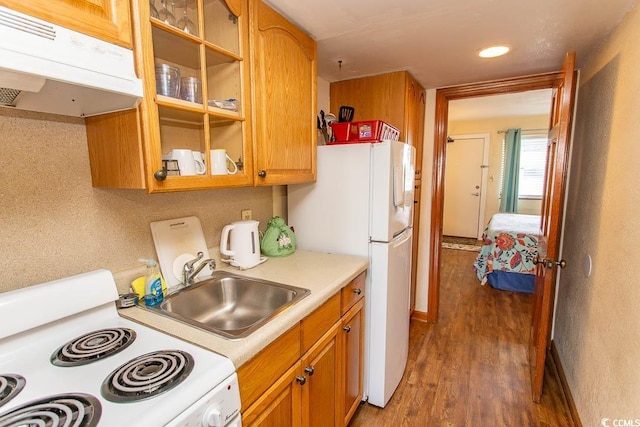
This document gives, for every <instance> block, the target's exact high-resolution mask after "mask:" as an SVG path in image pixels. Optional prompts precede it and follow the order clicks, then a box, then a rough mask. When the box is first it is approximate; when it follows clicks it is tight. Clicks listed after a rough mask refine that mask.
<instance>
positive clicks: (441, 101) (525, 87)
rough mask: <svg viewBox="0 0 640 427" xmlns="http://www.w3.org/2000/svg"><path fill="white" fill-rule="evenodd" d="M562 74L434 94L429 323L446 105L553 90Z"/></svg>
mask: <svg viewBox="0 0 640 427" xmlns="http://www.w3.org/2000/svg"><path fill="white" fill-rule="evenodd" d="M562 78H563V74H562V73H561V72H554V73H548V74H537V75H534V76H525V77H516V78H511V79H503V80H495V81H491V82H484V83H473V84H469V85H463V86H453V87H448V88H443V89H438V90H437V91H436V111H435V126H434V144H433V166H432V174H433V175H432V184H431V189H432V195H431V233H430V234H431V236H430V242H429V246H430V257H429V290H428V292H427V298H428V300H427V315H426V320H427V321H428V322H436V321H437V320H438V309H439V305H440V258H441V253H442V251H441V249H442V214H443V207H444V203H443V202H444V167H445V160H446V159H445V147H446V141H447V126H448V120H449V101H452V100H455V99H464V98H476V97H481V96H490V95H502V94H507V93H516V92H526V91H530V90H538V89H553V88H556V87H558V85H559V84H560V83H561V82H562Z"/></svg>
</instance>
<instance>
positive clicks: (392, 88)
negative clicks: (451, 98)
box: [330, 71, 425, 179]
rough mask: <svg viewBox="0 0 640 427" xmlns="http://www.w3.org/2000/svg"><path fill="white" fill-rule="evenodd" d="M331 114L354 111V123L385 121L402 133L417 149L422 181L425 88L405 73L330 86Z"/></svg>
mask: <svg viewBox="0 0 640 427" xmlns="http://www.w3.org/2000/svg"><path fill="white" fill-rule="evenodd" d="M330 96H331V112H333V113H336V112H337V111H339V109H340V106H341V105H349V106H351V107H354V108H355V115H354V118H353V120H354V121H362V120H382V121H384V122H386V123H389V124H390V125H392V126H395V127H396V128H398V129H399V130H400V140H401V141H404V142H407V143H409V144H411V145H413V146H414V147H415V148H416V179H420V178H421V173H422V168H421V167H420V165H421V164H422V143H423V134H424V129H423V128H424V108H425V92H424V88H423V87H422V86H421V85H420V84H419V83H418V81H417V80H416V79H415V78H413V77H412V76H411V75H410V74H409V73H408V72H406V71H397V72H394V73H387V74H380V75H377V76H369V77H362V78H357V79H352V80H343V81H341V82H334V83H331V86H330Z"/></svg>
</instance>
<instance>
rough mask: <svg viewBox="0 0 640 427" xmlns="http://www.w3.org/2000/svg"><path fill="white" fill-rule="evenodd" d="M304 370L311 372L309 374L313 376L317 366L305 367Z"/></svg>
mask: <svg viewBox="0 0 640 427" xmlns="http://www.w3.org/2000/svg"><path fill="white" fill-rule="evenodd" d="M304 371H305V372H306V373H307V374H309V376H311V375H313V373H314V372H315V371H316V368H314V367H313V366H307V367H306V368H304Z"/></svg>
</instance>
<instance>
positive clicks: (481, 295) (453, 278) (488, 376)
mask: <svg viewBox="0 0 640 427" xmlns="http://www.w3.org/2000/svg"><path fill="white" fill-rule="evenodd" d="M476 255H477V253H476V252H468V251H459V250H451V249H443V253H442V260H443V261H442V276H441V287H442V288H441V293H440V298H441V300H440V320H439V321H438V323H437V324H427V323H423V322H418V321H412V322H411V332H410V343H409V361H408V363H407V369H406V371H405V375H404V377H403V379H402V381H401V383H400V386H399V387H398V389H397V390H396V392H395V394H394V395H393V397H392V398H391V400H390V401H389V403H388V404H387V406H386V408H384V409H380V408H377V407H374V406H372V405H369V404H365V405H362V406H361V407H360V408H359V409H358V411H357V412H356V415H355V417H354V418H353V420H352V422H351V424H350V426H352V427H357V426H363V427H364V426H394V427H396V426H420V427H423V426H424V427H426V426H434V427H435V426H454V427H462V426H468V427H484V426H509V427H511V426H518V427H521V426H549V427H555V426H570V425H572V424H571V423H570V420H569V411H568V408H567V405H566V403H565V400H564V397H563V395H562V391H561V389H560V385H559V383H558V381H557V379H556V378H555V377H554V376H552V375H551V372H552V368H551V367H549V364H547V375H546V377H545V383H544V394H543V397H542V402H541V404H539V405H536V404H534V403H533V402H532V400H531V397H530V395H531V390H530V381H529V366H528V363H527V357H528V350H527V348H528V334H529V324H530V317H531V314H530V310H531V303H532V296H531V295H528V294H521V293H514V292H508V291H499V290H496V289H493V288H491V287H490V286H488V285H487V286H480V284H479V282H478V280H477V279H476V277H475V274H474V271H473V269H472V268H471V265H472V263H473V260H474V258H475V256H476Z"/></svg>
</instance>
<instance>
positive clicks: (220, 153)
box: [210, 148, 238, 175]
mask: <svg viewBox="0 0 640 427" xmlns="http://www.w3.org/2000/svg"><path fill="white" fill-rule="evenodd" d="M210 156H211V175H233V174H235V173H238V166H237V165H236V164H235V162H234V161H233V160H231V157H229V155H228V154H227V150H225V149H224V148H218V149H215V150H211V155H210ZM227 161H229V162H230V163H231V165H232V169H229V168H228V166H227Z"/></svg>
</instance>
